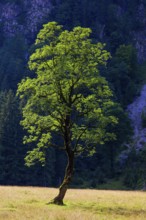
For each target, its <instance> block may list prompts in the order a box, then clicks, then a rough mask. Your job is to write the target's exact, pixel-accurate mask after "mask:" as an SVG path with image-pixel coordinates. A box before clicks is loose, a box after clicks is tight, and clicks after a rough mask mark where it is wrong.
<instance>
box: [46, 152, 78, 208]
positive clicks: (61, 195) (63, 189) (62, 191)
mask: <svg viewBox="0 0 146 220" xmlns="http://www.w3.org/2000/svg"><path fill="white" fill-rule="evenodd" d="M66 153H67V157H68V163H67V167H66V171H65V176H64V180H63V182H62V184H61V185H60V187H59V194H58V195H57V196H56V197H55V198H54V199H53V200H52V201H51V202H50V203H51V204H56V205H64V204H63V199H64V197H65V194H66V191H67V189H68V186H69V184H70V182H71V178H72V176H73V167H74V152H73V151H72V150H67V151H66Z"/></svg>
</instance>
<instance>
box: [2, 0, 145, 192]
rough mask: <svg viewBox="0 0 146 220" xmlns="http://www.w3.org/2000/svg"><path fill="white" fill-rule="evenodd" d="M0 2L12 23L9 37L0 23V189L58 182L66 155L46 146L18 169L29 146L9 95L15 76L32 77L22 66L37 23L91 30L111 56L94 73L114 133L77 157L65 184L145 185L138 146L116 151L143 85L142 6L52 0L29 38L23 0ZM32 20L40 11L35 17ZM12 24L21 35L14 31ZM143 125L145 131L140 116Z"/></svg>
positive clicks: (122, 145) (122, 1) (133, 0)
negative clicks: (109, 99)
mask: <svg viewBox="0 0 146 220" xmlns="http://www.w3.org/2000/svg"><path fill="white" fill-rule="evenodd" d="M4 4H6V5H5V7H1V12H0V13H1V14H4V13H5V14H8V15H9V13H11V12H10V11H9V10H8V11H7V9H8V8H9V7H10V6H11V5H12V6H13V7H14V6H15V10H16V15H17V18H16V15H15V14H14V17H15V18H16V21H17V25H16V29H15V28H14V27H13V33H11V31H9V29H8V31H6V24H7V22H8V21H7V20H6V17H7V16H3V17H2V18H1V19H0V184H1V185H32V186H59V184H60V183H61V180H62V178H63V175H64V168H65V165H66V158H65V157H64V155H63V154H62V152H58V151H55V149H53V148H52V149H51V148H50V149H48V152H47V154H48V156H47V162H46V165H45V166H41V164H39V163H36V164H35V165H34V166H32V167H30V168H28V167H26V166H25V162H24V157H25V155H26V152H27V151H28V150H29V149H31V147H32V146H25V145H23V143H22V138H23V136H24V134H25V132H24V130H23V129H22V127H21V126H20V120H21V103H20V101H19V100H18V98H17V97H16V90H17V84H18V83H19V82H20V81H21V79H22V78H24V77H25V76H27V75H29V76H30V75H31V76H33V73H32V72H30V71H29V70H28V68H27V62H28V59H29V55H30V54H31V53H32V51H33V44H34V41H35V38H36V34H37V33H38V31H39V30H40V28H41V27H42V25H43V24H44V23H47V22H49V21H57V22H58V23H59V24H62V25H63V26H64V28H65V29H68V30H71V29H72V28H73V27H75V26H82V27H90V28H91V29H92V31H93V32H92V39H93V41H95V42H97V41H100V42H102V43H106V49H107V50H108V51H110V53H111V55H112V58H111V60H110V61H109V62H108V64H107V67H106V68H101V69H100V71H101V74H102V75H103V76H104V77H105V78H106V79H107V80H108V82H109V85H110V87H111V89H112V91H113V93H114V97H113V99H114V101H115V102H117V104H116V106H115V107H114V109H112V111H113V112H114V114H115V115H116V116H117V117H118V118H119V124H118V125H115V126H113V127H112V126H111V127H109V128H108V129H109V130H110V131H114V132H115V134H116V135H117V139H116V140H113V141H109V142H107V143H106V144H103V145H98V146H97V153H95V154H94V156H92V157H81V156H80V157H78V158H77V159H76V165H75V176H74V179H73V183H72V187H78V188H79V187H80V188H81V187H82V188H85V187H90V188H111V189H137V188H143V187H144V186H145V181H146V148H145V146H143V149H142V150H141V151H139V152H137V150H136V148H134V147H132V148H131V149H130V150H129V151H128V153H127V154H126V155H125V154H123V152H125V151H126V150H127V147H126V144H127V143H130V142H131V137H132V134H133V129H132V126H131V123H130V120H129V118H128V115H127V113H126V109H127V106H128V105H129V104H130V103H131V102H133V101H134V99H135V97H136V96H138V95H139V94H140V90H141V88H142V86H143V85H144V84H145V83H146V62H145V61H146V57H145V47H146V46H145V40H146V39H145V34H144V28H145V26H146V1H138V0H119V1H118V0H100V1H98V0H90V1H89V0H76V1H72V0H58V1H57V0H52V1H50V4H51V9H50V11H49V12H48V13H46V12H45V15H44V17H43V18H42V19H41V22H38V23H37V27H36V29H35V31H34V32H33V34H29V33H30V32H29V29H30V27H29V23H26V20H27V16H28V13H27V12H28V11H29V10H30V9H29V7H28V6H27V7H28V8H26V7H24V1H23V0H19V1H17V0H7V1H1V5H4ZM40 4H41V0H40ZM6 6H7V7H6ZM44 7H45V6H44ZM41 9H42V13H43V8H41ZM4 10H6V11H4ZM17 10H18V13H17ZM30 13H31V11H30ZM37 16H39V13H38V14H37V12H36V17H37ZM12 17H13V15H12ZM38 20H39V19H38ZM11 25H12V26H14V23H12V24H11V23H10V30H11ZM18 25H19V26H20V27H23V28H24V27H25V29H26V30H28V31H26V30H25V31H23V29H21V28H20V29H17V26H18ZM31 25H32V24H31ZM31 33H32V32H31ZM139 39H140V40H139ZM138 40H139V41H138ZM141 48H142V49H141ZM143 126H146V117H145V115H143Z"/></svg>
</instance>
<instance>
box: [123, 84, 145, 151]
mask: <svg viewBox="0 0 146 220" xmlns="http://www.w3.org/2000/svg"><path fill="white" fill-rule="evenodd" d="M127 111H128V113H129V118H130V119H131V122H132V125H133V128H134V135H133V143H134V146H135V148H136V149H137V150H140V149H141V148H142V147H143V145H144V143H146V128H143V127H142V113H143V112H145V111H146V85H144V86H143V88H142V90H141V94H140V96H139V97H137V98H136V99H135V100H134V102H133V103H132V104H130V105H129V106H128V108H127Z"/></svg>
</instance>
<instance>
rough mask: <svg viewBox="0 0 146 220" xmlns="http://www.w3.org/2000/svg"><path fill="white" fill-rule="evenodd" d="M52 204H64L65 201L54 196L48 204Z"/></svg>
mask: <svg viewBox="0 0 146 220" xmlns="http://www.w3.org/2000/svg"><path fill="white" fill-rule="evenodd" d="M50 204H54V205H62V206H63V205H64V203H63V201H62V200H60V199H59V198H57V197H56V198H54V199H53V200H51V201H50V202H49V203H48V205H50Z"/></svg>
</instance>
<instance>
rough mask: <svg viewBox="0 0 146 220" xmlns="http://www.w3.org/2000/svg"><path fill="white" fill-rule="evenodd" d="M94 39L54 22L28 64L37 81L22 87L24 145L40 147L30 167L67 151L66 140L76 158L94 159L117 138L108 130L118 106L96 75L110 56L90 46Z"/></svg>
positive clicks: (44, 31) (30, 157)
mask: <svg viewBox="0 0 146 220" xmlns="http://www.w3.org/2000/svg"><path fill="white" fill-rule="evenodd" d="M90 33H91V30H90V29H89V28H81V27H75V28H74V29H73V30H72V31H67V30H64V31H63V30H62V27H61V26H60V25H58V24H57V23H56V22H50V23H48V24H46V25H44V28H43V29H42V30H41V31H40V32H39V34H38V36H37V39H36V43H35V44H36V46H38V48H37V49H36V50H35V52H34V53H33V54H32V55H31V57H30V60H29V68H30V69H31V70H33V71H35V72H36V77H35V78H32V79H31V78H26V79H24V80H22V82H21V83H19V87H18V94H19V95H20V97H21V98H22V99H23V98H26V104H25V106H24V108H23V118H24V119H23V120H22V122H21V124H22V125H23V127H24V128H25V129H26V130H27V131H28V136H26V137H25V138H24V142H25V143H31V142H35V146H36V148H34V149H33V151H31V152H28V156H27V161H29V162H30V161H31V162H32V161H33V160H36V158H37V159H39V160H40V161H41V162H44V161H45V155H46V149H47V148H48V147H49V146H54V147H60V148H61V147H63V146H61V145H63V142H64V141H65V140H66V138H68V144H69V145H70V147H71V148H72V150H73V151H74V152H75V153H76V154H78V153H83V152H87V153H89V154H93V153H94V151H95V148H96V145H97V144H98V143H101V144H102V143H104V142H105V141H107V140H109V139H112V138H114V137H115V136H114V134H113V133H110V132H107V130H106V127H107V125H108V124H110V123H117V119H116V118H115V117H114V116H113V115H111V114H109V111H108V110H109V109H110V108H111V106H113V105H114V103H113V102H112V101H111V96H112V93H111V91H110V89H109V87H108V84H107V82H106V80H105V79H104V78H103V77H101V76H100V74H99V70H98V67H99V65H104V64H106V61H107V59H108V58H109V57H110V54H109V53H108V52H107V51H106V50H104V45H103V44H101V43H98V44H93V43H92V42H91V40H90V39H89V36H90ZM66 134H67V137H66ZM68 135H69V136H68ZM61 136H63V138H61ZM54 137H55V140H54ZM56 140H60V143H61V145H60V146H58V144H57V141H56ZM63 148H64V147H63Z"/></svg>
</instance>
